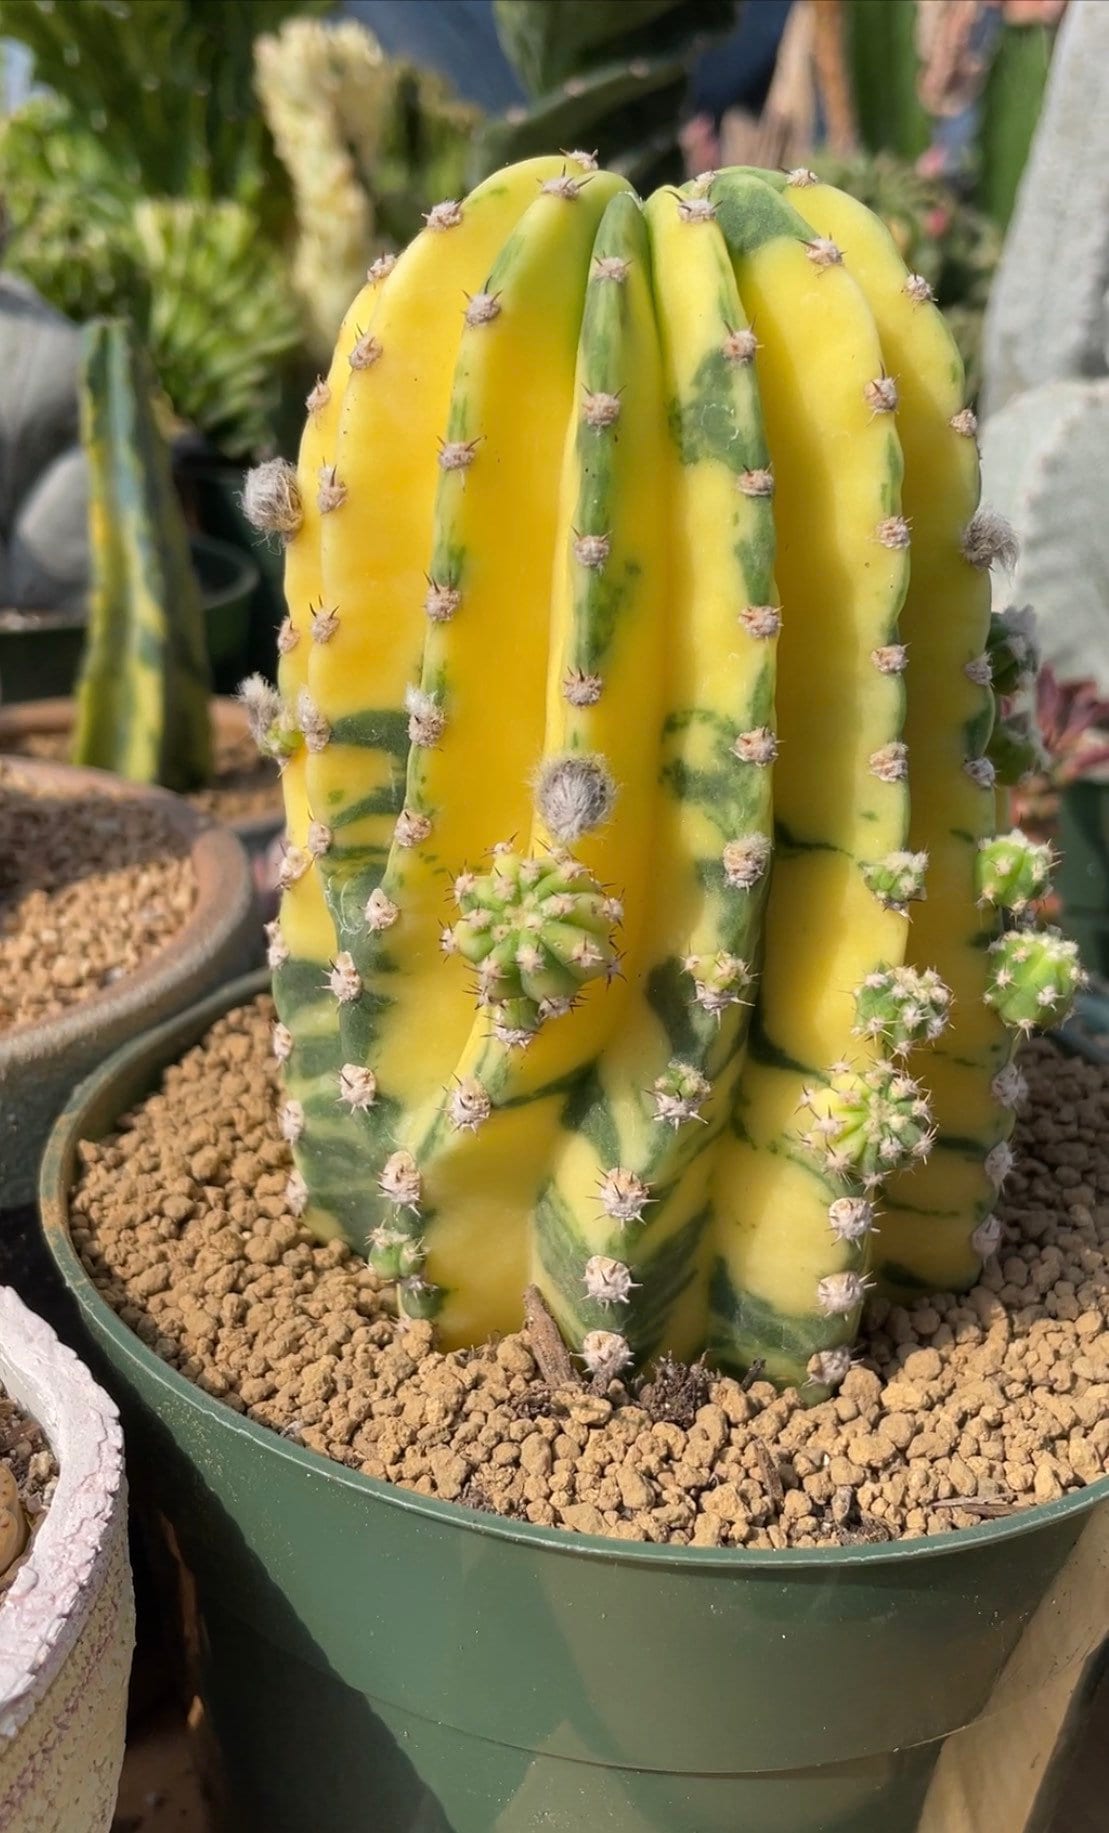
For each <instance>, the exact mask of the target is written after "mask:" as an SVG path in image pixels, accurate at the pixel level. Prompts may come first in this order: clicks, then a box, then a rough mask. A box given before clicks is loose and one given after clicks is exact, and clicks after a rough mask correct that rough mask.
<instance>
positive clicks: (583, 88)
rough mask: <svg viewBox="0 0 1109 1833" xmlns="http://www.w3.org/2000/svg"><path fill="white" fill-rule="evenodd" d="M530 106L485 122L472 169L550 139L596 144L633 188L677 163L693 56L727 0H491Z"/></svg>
mask: <svg viewBox="0 0 1109 1833" xmlns="http://www.w3.org/2000/svg"><path fill="white" fill-rule="evenodd" d="M493 7H494V15H495V17H496V22H497V35H498V37H499V38H500V41H501V45H502V47H503V49H504V52H505V55H506V56H507V57H508V59H509V61H510V62H511V64H512V65H513V67H514V68H515V70H516V71H517V73H518V75H519V76H520V78H521V80H522V82H523V83H524V86H525V87H526V88H527V90H528V92H529V94H530V97H531V105H530V106H529V107H526V108H516V109H511V110H509V112H508V113H507V114H506V115H504V116H502V117H501V118H500V119H498V120H495V121H490V122H489V123H488V125H487V127H486V128H485V130H484V132H483V134H482V135H481V137H480V141H479V144H478V147H477V151H476V157H475V170H476V175H477V176H479V177H480V176H484V175H485V174H486V173H487V172H491V171H494V170H496V168H497V167H498V166H500V165H504V164H507V163H509V162H510V161H512V160H517V159H525V158H528V157H529V156H530V155H532V154H535V153H549V152H550V150H551V148H552V147H566V148H571V147H573V148H577V147H580V148H582V149H584V150H585V151H586V152H593V151H598V152H599V155H600V159H601V163H602V164H603V165H605V166H607V167H608V168H609V169H610V170H612V171H616V172H623V173H624V174H625V176H626V177H628V178H629V179H630V180H631V181H632V183H633V184H635V185H636V186H637V187H638V189H639V190H640V191H646V190H650V189H651V188H652V187H653V186H655V185H658V184H663V183H666V182H668V181H671V180H678V179H680V178H681V177H682V176H683V175H684V174H683V171H682V161H681V154H680V151H679V146H678V131H679V127H680V125H681V118H682V110H683V107H684V104H685V100H686V93H687V89H688V83H689V73H690V69H691V67H692V65H693V61H694V59H695V58H696V57H697V56H698V55H699V53H700V52H701V51H702V50H703V49H704V47H705V45H706V44H707V43H708V42H709V40H710V39H711V38H712V37H713V36H714V35H716V34H721V33H725V32H727V31H729V30H730V28H731V27H732V25H733V24H734V23H735V19H736V13H737V7H736V0H493Z"/></svg>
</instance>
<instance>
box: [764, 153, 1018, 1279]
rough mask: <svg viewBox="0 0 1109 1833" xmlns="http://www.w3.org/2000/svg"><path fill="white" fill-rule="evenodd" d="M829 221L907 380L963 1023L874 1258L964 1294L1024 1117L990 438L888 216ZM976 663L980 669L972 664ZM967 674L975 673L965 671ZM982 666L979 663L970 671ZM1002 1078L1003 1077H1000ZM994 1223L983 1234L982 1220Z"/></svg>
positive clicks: (949, 979) (933, 806)
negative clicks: (1011, 1067) (1004, 862)
mask: <svg viewBox="0 0 1109 1833" xmlns="http://www.w3.org/2000/svg"><path fill="white" fill-rule="evenodd" d="M790 196H791V201H792V202H793V204H794V207H795V208H796V209H797V210H798V211H799V212H800V214H801V215H802V216H803V217H804V218H805V219H806V221H807V222H809V223H811V224H812V226H813V229H814V230H815V231H816V233H817V234H818V235H821V236H829V237H831V238H832V240H834V241H839V242H842V244H843V246H844V247H847V248H850V250H851V272H852V274H853V275H854V278H855V280H856V281H857V283H858V285H859V287H860V289H861V291H862V292H863V293H864V294H865V296H866V299H867V301H868V303H869V305H870V308H871V310H872V312H873V314H874V319H875V322H876V324H877V326H878V331H879V335H880V337H881V340H882V350H883V353H884V356H885V361H886V367H887V369H888V371H889V373H890V374H891V375H892V376H895V377H896V378H897V383H898V390H899V402H898V407H897V426H898V432H899V434H900V438H901V445H902V450H903V452H904V457H905V482H904V490H903V501H904V507H905V514H906V515H907V516H908V518H909V520H910V521H911V524H912V530H913V550H912V572H911V577H910V581H909V590H908V594H907V596H906V600H905V606H904V609H903V611H902V615H901V635H902V640H903V641H904V642H905V644H906V645H907V648H908V654H909V666H908V668H907V670H906V674H905V683H906V688H907V693H908V710H907V715H906V722H905V736H906V738H907V740H908V744H909V757H910V760H911V775H910V783H911V792H912V819H911V823H910V840H909V845H910V847H911V848H912V849H913V850H920V851H924V852H926V853H927V854H928V860H929V864H928V872H927V887H928V895H927V898H926V899H925V901H924V902H923V903H921V904H918V905H917V906H916V907H915V908H914V911H913V921H912V925H911V928H910V934H909V947H908V957H907V958H908V960H909V961H910V962H913V963H914V964H917V965H928V966H932V967H935V968H936V969H937V971H938V972H939V973H940V975H941V976H942V978H943V980H944V981H945V982H946V983H947V985H948V986H949V987H950V989H951V991H952V994H953V996H954V998H953V1007H952V1016H951V1023H950V1026H949V1028H948V1030H947V1031H946V1032H945V1034H944V1036H943V1037H942V1038H940V1040H939V1042H938V1043H937V1045H936V1048H935V1050H934V1052H932V1053H930V1055H929V1058H928V1066H927V1073H926V1076H925V1080H926V1082H927V1084H928V1087H929V1090H930V1092H931V1099H932V1107H933V1115H934V1120H935V1124H936V1129H937V1136H936V1141H935V1145H934V1147H933V1150H932V1153H931V1155H930V1157H929V1160H928V1162H927V1164H925V1165H922V1166H917V1167H914V1168H913V1170H911V1171H907V1172H901V1173H898V1174H895V1176H894V1177H893V1178H891V1180H890V1182H889V1184H888V1186H887V1190H886V1194H885V1200H884V1202H883V1206H882V1207H883V1213H882V1217H881V1223H880V1233H879V1235H878V1239H877V1245H876V1256H875V1272H876V1274H877V1276H878V1277H879V1279H880V1280H881V1281H882V1283H883V1284H884V1285H885V1286H886V1287H887V1288H890V1289H894V1290H897V1291H902V1292H908V1291H911V1290H913V1289H916V1290H918V1291H919V1290H921V1289H923V1290H927V1291H951V1290H955V1291H958V1290H960V1289H961V1288H963V1287H966V1286H968V1285H972V1284H973V1283H974V1280H975V1279H976V1278H977V1276H978V1273H979V1270H980V1268H981V1264H982V1259H983V1255H984V1251H989V1250H990V1247H991V1244H992V1241H993V1234H992V1231H991V1230H990V1229H989V1227H988V1218H989V1215H990V1210H991V1208H992V1206H993V1203H994V1200H995V1197H996V1193H997V1189H998V1185H999V1182H1000V1177H997V1178H993V1177H991V1176H990V1175H989V1174H988V1172H987V1168H986V1167H987V1162H989V1163H990V1164H991V1165H992V1164H995V1163H998V1162H999V1160H1000V1162H1001V1163H1004V1162H1005V1158H1006V1155H1005V1153H1004V1150H1003V1151H1002V1152H1001V1154H1000V1155H997V1156H996V1157H995V1158H994V1159H993V1160H991V1159H990V1157H989V1155H990V1153H991V1152H993V1151H995V1149H996V1148H997V1147H998V1146H1001V1147H1002V1148H1003V1147H1004V1144H1005V1142H1006V1141H1007V1139H1008V1137H1009V1135H1010V1133H1011V1132H1012V1127H1013V1109H1012V1102H1011V1100H1010V1102H1009V1104H1008V1105H1006V1104H1005V1103H1004V1102H1002V1101H999V1100H998V1098H997V1095H996V1093H995V1092H994V1089H995V1084H996V1082H997V1077H998V1074H999V1072H1000V1071H1002V1070H1004V1068H1005V1066H1006V1064H1007V1063H1008V1061H1009V1056H1010V1050H1011V1044H1012V1038H1011V1034H1010V1032H1009V1031H1008V1029H1007V1027H1006V1026H1005V1025H1004V1023H1003V1022H1002V1020H1001V1019H1000V1018H999V1017H998V1016H997V1014H996V1012H994V1011H993V1010H992V1009H991V1007H990V1006H989V1005H988V1004H987V1003H986V996H987V993H988V990H989V979H990V955H989V952H988V951H989V943H990V941H991V939H992V938H993V937H994V935H995V934H996V933H997V930H998V920H997V914H996V912H995V911H994V910H992V909H991V908H989V907H988V906H981V905H979V904H978V902H977V897H978V885H977V878H976V867H977V859H978V852H979V845H980V842H981V841H983V840H985V839H988V838H989V837H990V836H991V835H992V834H993V833H994V830H995V827H996V812H995V796H994V792H993V790H992V788H991V786H990V783H989V780H988V775H989V773H988V771H987V772H986V773H984V776H985V780H983V781H981V782H978V781H976V780H975V779H974V778H973V777H972V776H970V775H968V773H967V771H966V769H965V768H964V766H965V764H966V762H967V761H968V759H976V758H981V757H982V755H983V753H984V752H985V749H986V746H987V744H988V741H989V736H990V728H991V725H992V723H993V695H992V693H991V690H990V686H989V679H988V674H987V675H986V676H985V677H984V678H983V676H982V670H981V659H982V656H983V653H984V651H985V648H986V634H987V630H988V628H989V621H990V585H989V574H988V571H987V570H985V569H982V568H978V567H975V566H972V565H971V564H970V562H969V561H968V560H967V558H966V556H965V554H964V552H963V536H964V532H965V530H966V528H967V525H968V523H969V522H970V520H971V518H972V516H973V515H974V512H975V510H976V508H977V506H978V496H979V472H978V451H977V446H976V443H975V439H974V424H973V418H972V417H971V418H970V419H968V418H967V417H966V415H965V412H964V394H963V371H962V363H961V361H960V358H959V354H958V351H957V350H956V348H955V344H954V342H953V340H952V338H951V334H950V332H949V331H948V329H947V326H946V324H945V322H944V319H943V317H942V316H941V314H940V312H939V310H938V309H937V308H936V306H934V305H933V304H932V303H931V302H930V301H929V300H928V299H927V298H926V297H919V296H916V297H914V293H919V288H913V287H912V286H909V285H907V283H908V281H909V276H908V274H907V272H906V269H905V266H904V263H903V262H902V260H901V258H900V256H899V255H898V253H897V250H896V248H895V246H894V244H893V241H892V240H891V238H890V236H889V234H888V232H887V231H886V229H885V228H884V226H883V224H882V223H881V222H880V221H879V220H878V219H877V218H876V217H874V216H872V215H871V214H870V212H869V211H868V210H866V209H864V208H863V207H862V205H860V204H858V203H857V202H856V201H855V200H854V199H853V198H849V197H847V196H845V195H844V194H843V193H842V192H840V191H837V190H835V189H833V188H832V187H831V186H829V185H814V186H811V187H806V188H804V189H801V190H799V191H796V192H791V193H790ZM976 665H977V666H976ZM968 667H970V668H971V670H972V674H971V675H969V676H968V674H967V669H968ZM975 674H977V675H978V676H979V678H978V679H977V680H976V679H974V675H975ZM1000 1087H1001V1089H1002V1091H1004V1090H1005V1087H1006V1079H1005V1078H1004V1077H1002V1081H1001V1084H1000ZM983 1224H987V1228H986V1233H985V1235H979V1237H978V1239H979V1243H980V1245H978V1246H976V1245H975V1242H974V1239H973V1237H974V1235H975V1233H976V1231H977V1230H979V1229H981V1228H982V1225H983Z"/></svg>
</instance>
